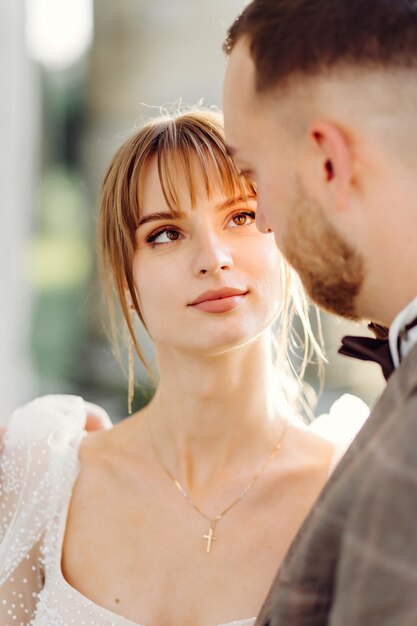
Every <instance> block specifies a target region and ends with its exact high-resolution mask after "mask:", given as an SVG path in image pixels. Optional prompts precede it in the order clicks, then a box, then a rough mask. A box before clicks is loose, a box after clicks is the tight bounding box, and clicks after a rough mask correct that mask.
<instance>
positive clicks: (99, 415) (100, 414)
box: [84, 402, 113, 432]
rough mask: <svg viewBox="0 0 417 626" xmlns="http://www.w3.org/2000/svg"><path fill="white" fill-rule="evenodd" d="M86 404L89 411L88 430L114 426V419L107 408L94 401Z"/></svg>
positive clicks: (106, 428) (105, 428)
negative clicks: (112, 419)
mask: <svg viewBox="0 0 417 626" xmlns="http://www.w3.org/2000/svg"><path fill="white" fill-rule="evenodd" d="M84 404H85V408H86V411H87V423H86V430H87V431H88V432H92V431H95V430H108V429H109V428H112V426H113V424H112V421H111V419H110V417H109V414H108V413H107V411H106V410H105V409H103V408H102V407H101V406H98V405H97V404H93V403H92V402H84Z"/></svg>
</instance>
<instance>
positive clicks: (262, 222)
mask: <svg viewBox="0 0 417 626" xmlns="http://www.w3.org/2000/svg"><path fill="white" fill-rule="evenodd" d="M256 228H257V229H258V230H260V231H261V233H272V228H271V227H270V225H269V223H268V221H267V220H266V219H265V215H264V213H263V212H262V211H260V210H259V205H258V209H257V211H256Z"/></svg>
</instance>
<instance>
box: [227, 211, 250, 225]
mask: <svg viewBox="0 0 417 626" xmlns="http://www.w3.org/2000/svg"><path fill="white" fill-rule="evenodd" d="M254 220H255V212H254V211H241V212H240V213H235V214H234V215H233V216H232V217H231V218H230V221H229V224H231V226H232V228H234V227H235V226H247V225H248V224H252V223H253V222H254Z"/></svg>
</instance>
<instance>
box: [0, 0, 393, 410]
mask: <svg viewBox="0 0 417 626" xmlns="http://www.w3.org/2000/svg"><path fill="white" fill-rule="evenodd" d="M243 4H244V3H243V1H242V0H228V1H227V2H224V0H210V2H207V0H169V1H168V0H117V1H114V0H96V2H93V0H27V1H26V2H24V1H23V0H2V2H1V3H0V80H1V84H2V85H3V88H2V97H1V98H0V128H1V135H0V136H1V144H0V185H1V205H0V298H1V300H0V422H2V421H3V422H4V421H6V420H7V418H8V416H9V414H10V412H11V411H12V410H13V408H14V407H16V406H17V405H18V404H21V403H22V402H26V401H27V400H29V399H31V398H32V397H34V396H36V395H40V394H45V393H75V394H80V395H83V396H84V397H85V398H88V399H89V400H92V401H96V402H99V403H100V404H102V405H103V406H104V407H105V408H106V409H107V410H108V411H109V413H110V415H111V417H112V419H113V420H114V421H116V420H117V419H120V418H121V417H123V416H124V415H125V414H126V386H127V385H126V378H125V375H124V374H123V372H122V370H121V368H120V365H119V364H118V363H117V361H116V360H115V358H114V357H113V355H112V352H111V349H110V346H109V343H108V341H107V339H106V336H105V334H104V332H103V324H102V316H101V312H102V308H103V305H102V301H101V293H100V287H99V284H98V280H97V273H96V256H95V254H96V253H95V221H96V211H97V197H98V190H99V186H100V181H101V177H102V175H103V172H104V168H105V166H106V164H107V163H108V161H109V159H110V157H111V156H112V154H113V152H114V150H115V148H116V147H117V146H118V145H119V144H120V143H121V142H122V141H123V139H124V137H126V136H127V135H128V134H129V132H130V131H131V130H132V129H133V127H134V126H135V125H138V124H140V123H141V122H142V121H144V120H145V119H146V118H147V117H149V116H152V115H155V113H157V111H158V107H159V106H160V105H162V104H172V103H174V102H176V101H178V99H181V101H182V102H183V103H185V104H196V103H198V102H199V101H200V100H201V99H202V100H203V102H204V104H205V105H219V106H221V88H222V79H223V73H224V69H225V64H226V60H225V58H224V55H223V53H222V51H221V45H222V42H223V39H224V36H225V32H226V30H227V27H228V26H229V25H230V24H231V22H232V20H233V19H234V17H235V16H236V15H237V14H238V13H239V12H240V10H241V9H242V7H243ZM323 324H324V330H325V339H326V348H327V354H328V358H329V365H328V366H327V367H326V378H325V387H324V391H323V393H322V396H321V399H320V401H319V404H318V407H317V410H316V412H317V413H320V412H321V411H325V410H327V409H328V407H329V406H330V404H331V403H332V402H333V400H334V399H335V398H337V397H338V396H340V395H341V393H343V392H345V391H350V392H353V393H355V394H357V395H358V396H359V397H361V398H362V399H364V400H365V401H366V402H368V403H370V402H372V401H373V400H374V398H375V397H376V395H377V394H378V393H379V391H380V389H381V387H382V382H383V380H382V376H381V374H380V371H379V368H378V367H377V366H375V365H371V364H364V363H358V362H356V363H355V362H353V361H350V360H348V359H346V358H343V357H340V356H337V355H336V350H337V347H338V345H339V340H340V337H341V336H342V335H343V334H345V333H346V332H353V333H356V334H360V333H361V332H362V331H363V329H362V328H355V327H353V325H352V324H349V323H347V322H345V321H340V320H337V319H335V318H330V317H329V316H324V317H323ZM137 370H138V373H139V381H138V382H139V387H138V391H137V394H136V402H137V404H136V406H139V405H140V402H142V401H143V398H144V397H145V396H146V394H148V393H149V381H147V380H146V378H145V377H144V373H143V370H141V369H140V368H137ZM309 377H310V378H309V380H310V382H311V383H312V384H313V385H314V386H315V387H317V381H316V378H315V370H313V369H312V370H311V371H310V372H309Z"/></svg>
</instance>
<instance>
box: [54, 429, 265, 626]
mask: <svg viewBox="0 0 417 626" xmlns="http://www.w3.org/2000/svg"><path fill="white" fill-rule="evenodd" d="M86 435H87V433H86V431H83V432H82V433H81V434H80V435H79V436H78V437H77V440H76V442H74V444H73V449H74V452H75V454H76V456H77V461H78V463H77V469H76V472H74V476H73V481H72V483H71V485H69V489H68V494H66V498H65V502H64V504H63V507H62V511H61V515H60V519H59V525H58V535H57V542H56V558H55V559H54V567H55V572H54V574H55V576H56V577H57V581H58V583H59V584H61V585H63V586H64V587H65V589H66V590H67V591H68V592H69V593H71V594H72V595H73V596H75V597H78V598H80V600H82V601H83V602H84V603H86V604H88V606H89V607H90V608H91V610H93V611H95V612H97V613H100V614H101V615H103V616H107V618H108V619H109V621H110V622H111V624H112V626H144V624H138V623H136V622H133V621H132V620H129V619H128V618H127V617H123V615H120V614H118V613H114V612H113V611H110V610H109V609H106V608H105V607H104V606H101V605H100V604H97V603H96V602H94V601H93V600H91V599H90V598H87V596H85V595H84V594H83V593H81V591H78V589H76V588H75V587H73V586H72V585H70V583H69V582H68V581H67V580H66V578H65V576H64V573H63V571H62V551H63V543H64V537H65V529H66V527H67V521H68V512H69V507H70V504H71V498H72V491H73V486H74V483H75V480H76V478H77V476H78V473H79V470H80V459H79V448H80V445H81V442H82V440H83V438H84V436H86ZM255 620H256V617H247V618H244V619H237V620H234V621H232V622H225V623H223V624H216V625H215V626H234V625H240V626H251V625H252V623H254V621H255ZM115 622H117V624H116V623H115Z"/></svg>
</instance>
